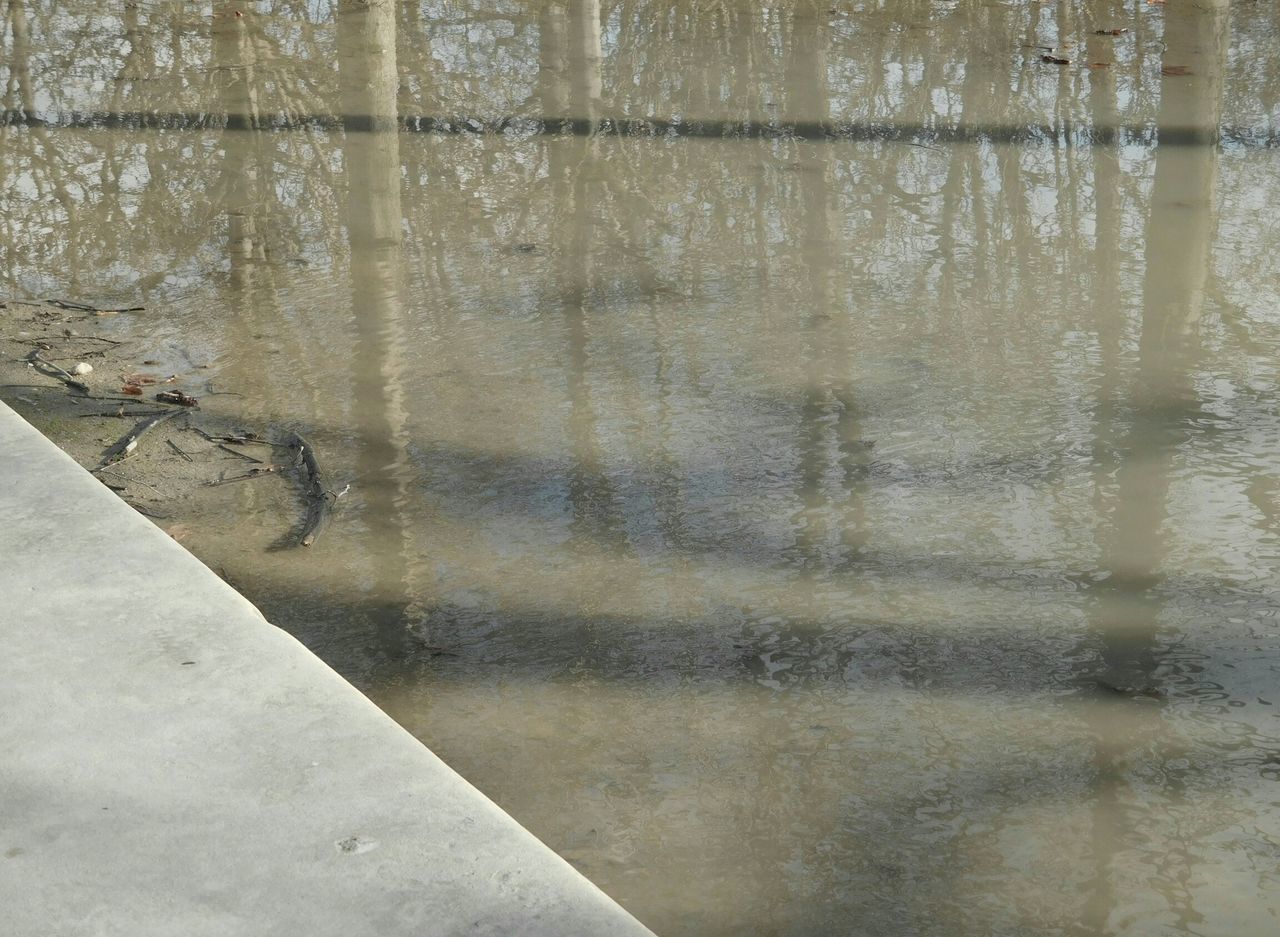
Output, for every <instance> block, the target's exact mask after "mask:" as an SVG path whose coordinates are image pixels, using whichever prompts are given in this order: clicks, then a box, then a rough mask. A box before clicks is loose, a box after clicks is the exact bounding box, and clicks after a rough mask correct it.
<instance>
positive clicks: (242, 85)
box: [213, 0, 266, 287]
mask: <svg viewBox="0 0 1280 937" xmlns="http://www.w3.org/2000/svg"><path fill="white" fill-rule="evenodd" d="M238 12H240V11H239V9H238V6H237V5H236V4H234V3H232V2H230V0H224V2H223V3H221V4H219V6H218V8H217V9H216V11H215V15H214V27H213V41H214V47H213V54H214V61H215V62H217V64H218V69H219V70H218V75H219V77H220V78H221V80H222V82H223V85H222V94H221V98H222V109H223V112H224V113H225V114H226V121H227V122H226V129H225V130H224V131H223V133H222V147H223V152H224V153H225V154H226V158H225V160H224V161H223V168H222V179H221V182H220V188H221V189H222V190H223V192H224V193H225V195H224V200H223V204H224V206H225V208H226V212H227V254H228V255H229V257H230V260H231V276H232V279H233V280H235V281H237V282H238V283H239V284H240V285H241V286H242V287H243V285H244V281H245V278H246V277H247V276H248V269H247V268H248V265H249V264H250V263H251V262H252V261H254V260H261V259H264V258H265V256H266V246H265V245H264V244H263V242H262V240H261V238H260V236H259V223H258V219H259V215H260V202H261V199H260V198H259V192H258V186H257V169H258V166H257V163H258V161H257V160H256V159H255V158H254V156H255V150H256V149H257V147H258V145H259V131H258V128H259V113H258V80H257V73H256V68H255V66H256V64H257V62H256V55H255V52H254V47H253V37H252V34H251V32H250V26H249V23H250V18H249V17H246V16H237V15H234V14H236V13H238Z"/></svg>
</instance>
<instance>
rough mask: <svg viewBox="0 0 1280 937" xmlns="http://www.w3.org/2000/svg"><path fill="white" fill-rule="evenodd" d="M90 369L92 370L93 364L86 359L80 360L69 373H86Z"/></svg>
mask: <svg viewBox="0 0 1280 937" xmlns="http://www.w3.org/2000/svg"><path fill="white" fill-rule="evenodd" d="M92 370H93V365H91V364H90V363H89V362H87V361H81V362H80V363H79V364H77V365H76V366H75V367H74V368H72V369H71V373H72V374H88V373H89V372H90V371H92Z"/></svg>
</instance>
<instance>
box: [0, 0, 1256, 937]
mask: <svg viewBox="0 0 1280 937" xmlns="http://www.w3.org/2000/svg"><path fill="white" fill-rule="evenodd" d="M2 2H3V8H4V10H5V15H4V18H3V23H2V24H0V37H2V39H0V77H3V80H4V83H3V93H4V120H3V126H2V127H0V157H2V158H0V225H3V232H2V234H0V240H2V243H0V247H2V248H3V252H2V253H0V276H2V277H3V281H4V282H3V286H2V287H0V289H2V290H3V293H4V296H3V297H0V298H8V299H22V298H41V297H65V298H68V299H72V300H75V301H78V302H81V303H85V304H89V305H96V306H103V305H110V306H112V307H131V306H143V307H145V309H144V310H143V311H140V312H126V313H120V314H118V315H115V316H112V317H109V318H102V319H101V320H100V321H99V322H98V323H97V324H96V325H95V327H96V328H98V329H99V330H100V331H99V334H101V335H104V336H108V337H111V336H114V337H115V338H116V339H117V340H129V341H131V342H134V343H135V347H136V348H138V349H139V351H138V354H139V355H140V356H142V357H146V358H148V359H149V360H153V361H156V362H160V365H158V367H160V368H161V369H162V370H164V371H166V372H167V371H175V372H179V371H183V370H191V369H197V368H199V369H200V374H201V381H208V382H209V383H207V384H206V385H205V386H207V387H210V388H212V387H216V388H218V389H219V392H220V393H222V394H224V396H219V397H218V398H217V399H218V400H219V402H220V403H219V405H220V406H221V407H223V408H224V410H227V411H228V412H230V413H231V414H232V416H233V418H234V420H236V421H238V424H237V425H240V426H243V427H246V428H251V429H254V430H256V431H260V432H270V433H275V434H277V435H280V434H284V433H286V432H288V431H293V430H296V431H299V432H302V433H304V434H305V435H306V436H307V437H308V438H309V439H311V440H312V441H313V442H314V445H315V448H316V451H317V453H318V454H319V457H320V459H321V461H322V463H323V465H324V468H325V471H326V473H327V475H328V476H329V478H331V479H332V480H333V483H334V485H335V487H336V486H337V485H338V484H342V485H348V484H349V485H350V489H349V491H348V493H347V494H346V496H345V497H344V498H342V499H341V501H340V502H339V503H338V510H337V512H336V515H335V518H334V521H333V523H332V525H331V527H330V528H329V529H328V530H327V531H326V532H325V534H324V536H323V537H322V538H321V539H319V540H318V541H317V543H316V544H315V545H314V546H312V547H310V548H306V549H279V548H278V547H279V546H280V538H281V537H282V536H283V535H285V534H287V532H288V530H289V528H290V525H291V524H292V523H293V520H292V519H291V518H290V517H288V516H286V514H282V513H281V511H280V510H278V509H277V508H278V507H279V505H277V504H276V503H275V502H276V501H280V502H281V503H283V504H284V505H285V506H286V507H288V506H289V505H292V504H293V503H294V502H293V501H290V500H289V499H290V498H292V497H293V495H292V494H290V492H291V491H292V489H290V488H289V486H288V484H287V483H286V482H285V481H283V480H280V479H274V478H273V479H265V480H261V481H252V482H245V483H243V484H240V485H235V486H226V487H225V488H220V489H218V491H219V492H220V494H219V495H218V498H220V499H221V500H219V501H217V502H216V505H215V507H209V506H208V501H207V499H206V500H205V501H204V502H202V504H204V505H205V507H204V508H202V509H201V511H200V512H197V513H195V514H193V515H192V516H190V517H187V518H185V519H184V525H185V526H184V531H183V536H184V540H183V542H184V543H185V544H187V545H188V546H189V548H190V549H192V550H193V552H195V553H196V554H197V555H199V556H200V557H201V558H202V559H204V560H205V561H206V562H207V563H208V564H209V565H210V566H211V567H214V568H215V569H218V570H220V571H222V572H223V574H224V575H225V576H226V577H227V578H228V579H229V580H231V581H232V582H233V583H234V584H235V585H236V586H237V587H238V588H240V589H241V590H242V591H243V592H244V593H245V594H246V595H247V596H248V597H249V598H250V599H252V600H253V601H254V602H255V603H257V604H258V605H259V606H260V607H261V608H262V609H263V610H264V612H265V613H266V614H267V616H268V617H269V618H270V619H271V620H272V621H275V622H277V623H279V624H280V625H281V626H282V627H284V628H286V629H288V630H289V631H291V632H292V633H294V634H295V635H297V636H298V637H299V638H300V639H301V640H302V641H303V642H305V643H306V645H307V646H308V647H310V648H312V649H313V650H314V651H315V652H316V653H317V654H319V655H320V656H321V657H322V658H323V659H324V660H326V661H327V662H329V663H330V664H331V665H332V666H333V667H335V668H336V669H337V670H338V671H339V672H341V673H342V674H343V675H345V676H346V677H347V678H348V679H350V680H351V681H352V682H353V683H354V684H355V685H356V686H358V687H359V688H360V689H361V690H363V691H364V692H365V693H367V694H368V695H369V696H370V697H371V698H372V699H373V700H374V701H375V702H376V703H378V705H380V706H381V707H383V708H384V709H385V710H386V711H387V712H388V713H390V714H391V715H392V716H393V717H394V718H395V719H396V720H398V721H399V722H400V723H401V724H403V725H404V726H405V727H406V728H407V729H408V730H409V731H411V732H412V733H414V734H415V735H416V736H418V737H419V738H421V739H422V740H423V741H424V742H425V743H426V744H428V745H429V746H430V747H431V748H432V749H433V750H435V751H436V752H437V753H438V754H440V755H441V756H442V757H443V758H444V759H445V760H446V761H447V762H449V763H450V764H451V765H452V766H454V767H455V768H456V769H457V770H458V771H460V772H461V773H462V774H463V775H464V776H465V777H467V778H468V779H469V780H471V781H472V782H473V783H474V784H475V785H476V786H477V787H479V788H480V789H481V790H482V791H484V792H485V793H486V794H488V795H489V796H490V797H492V798H493V799H494V800H495V801H497V803H499V804H500V805H501V806H502V807H504V808H505V809H506V810H507V811H509V812H510V813H511V814H512V815H513V816H514V817H516V819H518V820H519V821H520V822H521V823H523V824H524V825H525V826H527V827H528V828H529V829H530V830H532V831H533V832H534V833H536V834H537V835H538V836H539V837H541V838H542V839H543V840H545V841H546V842H547V843H548V844H549V845H550V846H551V847H552V848H554V849H555V850H557V851H558V852H559V853H560V854H561V855H563V856H564V857H565V858H566V859H568V860H569V861H570V862H572V863H573V864H574V865H575V866H576V867H577V868H579V869H580V870H581V871H582V872H584V873H585V874H586V875H587V876H589V877H590V878H591V879H592V880H593V881H595V882H597V883H598V884H599V885H600V886H601V887H602V888H604V889H605V890H606V891H607V892H608V893H609V894H611V895H612V896H614V897H615V898H616V899H618V900H619V901H620V902H621V903H622V904H623V905H624V906H625V907H627V908H628V909H629V910H631V911H632V912H633V913H634V914H636V915H637V916H638V917H639V918H640V919H641V920H642V921H644V922H645V923H646V924H648V925H649V926H650V927H652V928H654V929H655V930H656V931H657V932H658V933H660V934H663V935H670V937H675V935H704V934H705V935H729V934H732V935H753V937H754V935H806V937H817V935H828V934H832V935H835V934H850V935H908V934H913V935H1028V934H1036V935H1042V934H1063V935H1066V934H1071V935H1095V934H1096V935H1103V934H1106V935H1111V934H1115V935H1233V937H1241V935H1245V937H1252V935H1270V934H1275V933H1277V932H1280V920H1278V918H1280V620H1278V618H1277V610H1278V609H1280V570H1278V568H1277V560H1278V559H1280V475H1278V474H1277V473H1278V472H1280V397H1278V396H1277V372H1278V370H1280V357H1278V356H1277V351H1278V350H1280V229H1278V227H1277V220H1276V219H1277V214H1276V208H1275V206H1276V205H1277V203H1280V159H1277V155H1276V154H1277V149H1276V147H1277V145H1278V144H1280V137H1278V135H1277V129H1276V128H1277V126H1278V124H1280V56H1277V55H1276V50H1277V48H1278V47H1280V21H1278V20H1277V17H1276V14H1275V8H1274V6H1273V5H1272V4H1270V3H1267V2H1236V3H1231V4H1228V3H1227V2H1225V0H1222V2H1219V0H1196V2H1191V0H1168V2H1167V3H1152V2H1137V0H1128V2H1123V3H1122V2H1084V3H1067V2H1057V3H1054V2H1048V3H1045V2H1021V0H999V2H997V0H985V2H984V0H955V2H934V0H930V2H922V0H896V2H887V0H886V2H876V0H863V2H858V0H823V2H822V3H818V4H812V3H808V2H803V0H795V2H786V0H780V2H778V3H776V4H768V5H765V4H758V3H751V2H746V0H721V2H687V0H678V2H672V0H662V2H659V0H422V2H403V3H392V2H389V0H375V2H368V3H365V2H349V0H338V2H336V3H335V2H326V3H311V2H300V0H298V2H294V0H261V2H257V3H241V2H214V3H212V4H210V3H195V2H182V0H164V2H153V0H139V2H133V3H127V4H117V3H106V2H100V0H99V2H95V0H2ZM3 314H4V313H3V311H2V310H0V315H3ZM51 383H52V382H51ZM53 386H57V385H56V384H53ZM12 393H13V392H12V391H5V394H12ZM235 395H239V396H235ZM16 405H17V404H15V406H16ZM174 458H175V459H176V458H177V456H176V455H175V456H174ZM273 499H275V500H274V501H273ZM179 510H180V506H179Z"/></svg>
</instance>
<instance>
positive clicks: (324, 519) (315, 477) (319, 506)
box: [286, 433, 339, 547]
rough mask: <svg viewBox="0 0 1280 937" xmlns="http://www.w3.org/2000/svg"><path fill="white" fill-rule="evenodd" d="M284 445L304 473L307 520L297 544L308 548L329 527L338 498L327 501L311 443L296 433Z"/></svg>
mask: <svg viewBox="0 0 1280 937" xmlns="http://www.w3.org/2000/svg"><path fill="white" fill-rule="evenodd" d="M286 444H287V445H288V446H289V448H290V449H296V450H297V453H298V456H297V460H296V462H295V464H301V465H302V467H303V469H304V470H305V471H306V487H307V499H308V504H307V519H306V522H305V523H304V524H303V525H302V535H301V536H300V537H299V539H298V543H299V544H301V545H302V546H304V547H309V546H311V545H312V544H313V543H315V542H316V538H317V537H319V536H320V534H322V533H324V530H325V528H326V527H328V526H329V520H330V518H331V517H332V516H333V504H334V502H335V501H337V500H338V497H339V496H335V497H334V498H333V501H330V500H329V494H328V492H327V491H325V487H324V482H323V481H322V480H321V474H320V463H319V462H317V461H316V456H315V449H314V448H313V447H312V445H311V443H309V442H307V441H306V440H305V439H303V438H302V437H301V436H300V435H298V434H297V433H291V434H290V436H289V439H288V440H287V441H286Z"/></svg>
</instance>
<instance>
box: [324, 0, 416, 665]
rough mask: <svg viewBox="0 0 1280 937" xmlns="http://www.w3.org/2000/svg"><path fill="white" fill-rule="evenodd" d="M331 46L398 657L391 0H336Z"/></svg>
mask: <svg viewBox="0 0 1280 937" xmlns="http://www.w3.org/2000/svg"><path fill="white" fill-rule="evenodd" d="M338 49H339V60H338V75H339V81H340V84H341V91H342V115H343V126H344V129H345V131H346V134H345V139H344V144H343V164H344V167H345V174H346V180H347V240H348V244H349V246H350V250H351V301H352V309H353V310H354V313H355V332H356V345H355V355H354V362H353V379H354V388H355V394H354V396H355V411H356V414H357V417H356V420H357V424H358V425H359V427H360V434H359V435H360V439H359V444H358V452H357V456H356V463H357V476H358V477H359V479H360V488H361V490H362V492H363V493H364V498H365V505H366V519H367V522H368V526H369V529H370V531H371V534H372V536H373V538H374V541H375V542H373V543H371V544H370V547H369V553H370V555H371V556H372V557H374V562H375V563H376V572H375V581H376V583H377V585H376V587H375V591H376V593H377V596H378V598H379V599H380V600H381V601H380V602H379V603H377V607H380V608H382V609H383V610H384V611H383V612H382V617H381V620H379V621H378V622H376V627H377V628H378V631H379V633H380V643H381V646H382V648H383V651H384V653H385V654H386V655H387V656H388V657H389V658H391V659H397V658H400V657H402V656H403V653H402V652H403V646H404V641H405V638H406V624H407V622H406V621H405V617H406V612H407V610H406V609H405V608H404V606H403V605H401V604H400V602H399V599H398V597H400V596H402V595H404V594H405V592H406V591H409V590H411V589H412V588H413V587H412V584H411V583H409V582H408V581H406V580H407V578H408V574H409V567H410V565H411V560H410V559H409V557H410V555H411V554H412V553H413V537H412V534H411V529H410V525H411V521H410V517H409V509H410V505H411V504H412V501H413V499H412V495H411V492H410V487H411V484H412V469H411V466H410V463H409V455H408V446H409V432H408V425H407V424H408V414H407V408H406V405H405V389H404V378H405V370H406V368H405V364H404V351H405V347H406V345H407V342H408V337H407V335H406V327H405V310H404V295H403V291H404V277H403V257H402V246H401V225H402V215H401V210H400V177H401V170H400V138H399V128H398V124H397V111H396V100H397V94H398V89H399V76H398V73H397V70H396V5H395V3H394V0H341V2H340V3H339V5H338Z"/></svg>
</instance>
